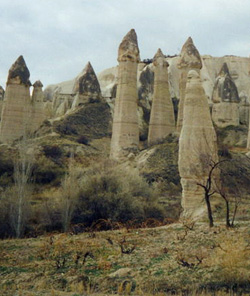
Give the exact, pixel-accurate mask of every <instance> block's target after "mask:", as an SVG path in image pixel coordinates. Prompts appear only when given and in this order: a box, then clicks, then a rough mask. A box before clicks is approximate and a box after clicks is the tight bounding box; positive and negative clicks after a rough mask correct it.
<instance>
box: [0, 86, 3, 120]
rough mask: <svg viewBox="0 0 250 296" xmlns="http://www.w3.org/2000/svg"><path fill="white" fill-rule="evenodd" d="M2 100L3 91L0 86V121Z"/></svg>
mask: <svg viewBox="0 0 250 296" xmlns="http://www.w3.org/2000/svg"><path fill="white" fill-rule="evenodd" d="M3 99H4V89H3V88H2V86H0V120H1V114H2V108H3Z"/></svg>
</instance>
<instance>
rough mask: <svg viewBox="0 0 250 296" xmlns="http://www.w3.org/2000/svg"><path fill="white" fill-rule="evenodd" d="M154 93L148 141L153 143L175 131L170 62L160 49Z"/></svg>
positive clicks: (155, 58) (156, 64)
mask: <svg viewBox="0 0 250 296" xmlns="http://www.w3.org/2000/svg"><path fill="white" fill-rule="evenodd" d="M153 63H154V66H155V70H154V73H155V74H154V94H153V102H152V108H151V112H150V122H149V131H148V143H149V145H152V144H154V143H157V141H159V140H162V139H163V138H165V137H166V136H167V135H169V134H171V133H173V132H174V131H175V119H174V108H173V104H172V100H171V98H170V93H169V85H168V66H169V65H168V62H167V61H166V60H165V57H164V55H163V53H162V51H161V50H160V49H158V51H157V53H156V55H155V56H154V59H153Z"/></svg>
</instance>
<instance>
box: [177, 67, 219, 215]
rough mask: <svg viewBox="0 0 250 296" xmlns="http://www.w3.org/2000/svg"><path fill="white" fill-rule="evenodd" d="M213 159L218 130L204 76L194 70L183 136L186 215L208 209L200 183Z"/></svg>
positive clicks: (181, 164)
mask: <svg viewBox="0 0 250 296" xmlns="http://www.w3.org/2000/svg"><path fill="white" fill-rule="evenodd" d="M211 160H213V161H215V162H216V161H218V156H217V139H216V133H215V130H214V127H213V123H212V120H211V116H210V112H209V106H208V102H207V98H206V95H205V92H204V89H203V87H202V84H201V80H200V76H199V74H198V72H196V71H195V70H192V71H190V72H189V73H188V80H187V86H186V97H185V105H184V114H183V127H182V130H181V134H180V139H179V160H178V166H179V172H180V177H181V185H182V207H183V209H184V213H183V215H184V216H191V217H198V216H200V215H202V214H203V212H204V210H205V205H204V191H203V190H202V188H201V187H200V186H198V185H197V183H198V182H200V183H204V180H205V178H206V177H207V176H208V172H209V162H210V161H211Z"/></svg>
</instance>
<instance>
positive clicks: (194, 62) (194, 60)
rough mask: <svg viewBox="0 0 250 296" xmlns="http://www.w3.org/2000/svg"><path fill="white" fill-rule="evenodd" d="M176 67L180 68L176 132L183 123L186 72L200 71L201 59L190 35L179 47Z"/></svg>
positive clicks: (179, 130)
mask: <svg viewBox="0 0 250 296" xmlns="http://www.w3.org/2000/svg"><path fill="white" fill-rule="evenodd" d="M178 68H179V69H180V78H179V79H180V80H179V96H180V98H179V106H178V118H177V126H176V129H177V132H179V133H180V132H181V128H182V124H183V108H184V104H185V103H184V101H185V90H186V83H187V74H188V72H189V71H190V70H196V71H197V72H198V73H200V69H201V68H202V61H201V57H200V54H199V51H198V50H197V48H196V47H195V45H194V43H193V40H192V38H191V37H189V38H188V39H187V41H186V42H185V44H184V45H183V47H182V49H181V54H180V61H179V63H178Z"/></svg>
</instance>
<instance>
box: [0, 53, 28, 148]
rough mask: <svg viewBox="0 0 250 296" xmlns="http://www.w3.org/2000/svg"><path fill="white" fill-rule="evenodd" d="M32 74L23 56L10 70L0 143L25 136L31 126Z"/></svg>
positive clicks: (0, 129) (0, 127)
mask: <svg viewBox="0 0 250 296" xmlns="http://www.w3.org/2000/svg"><path fill="white" fill-rule="evenodd" d="M29 77H30V73H29V70H28V68H27V66H26V63H25V61H24V59H23V57H22V56H20V57H19V58H18V59H17V60H16V62H15V63H14V64H13V65H12V67H11V68H10V70H9V75H8V80H7V84H6V92H5V96H4V103H3V110H2V120H1V124H0V141H2V142H4V143H11V142H12V141H13V140H15V139H18V138H19V137H21V136H23V135H24V134H25V133H26V132H27V131H28V129H29V125H30V116H29V114H30V102H31V100H30V91H29V89H30V86H31V83H30V81H29Z"/></svg>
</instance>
